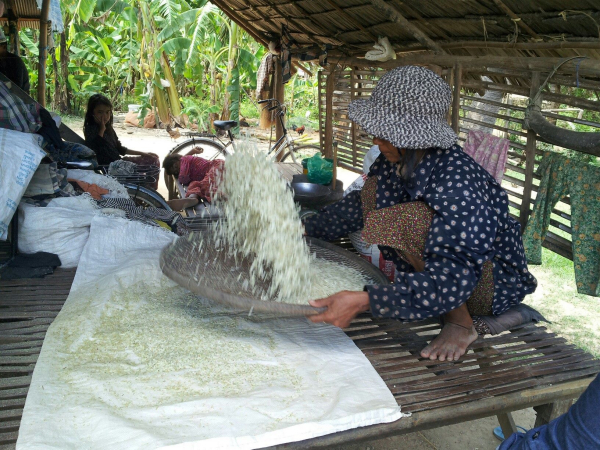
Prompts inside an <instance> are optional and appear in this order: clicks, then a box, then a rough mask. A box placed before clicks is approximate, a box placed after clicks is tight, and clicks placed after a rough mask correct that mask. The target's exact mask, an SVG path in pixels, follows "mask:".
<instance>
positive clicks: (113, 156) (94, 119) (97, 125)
mask: <svg viewBox="0 0 600 450" xmlns="http://www.w3.org/2000/svg"><path fill="white" fill-rule="evenodd" d="M112 124H113V114H112V103H111V102H110V100H109V99H108V98H107V97H105V96H104V95H102V94H94V95H92V96H91V97H90V99H89V100H88V106H87V111H86V113H85V119H84V122H83V134H84V136H85V142H86V145H87V146H88V147H90V148H91V149H92V150H94V151H95V152H96V157H97V159H98V164H100V165H101V166H107V165H109V164H110V163H111V162H113V161H117V160H119V159H124V160H126V161H131V162H134V163H136V164H138V165H142V166H157V167H160V159H159V157H158V155H155V154H154V153H144V152H138V151H135V150H130V149H128V148H126V147H125V146H123V145H122V144H121V141H119V138H118V137H117V133H115V130H114V128H113V126H112Z"/></svg>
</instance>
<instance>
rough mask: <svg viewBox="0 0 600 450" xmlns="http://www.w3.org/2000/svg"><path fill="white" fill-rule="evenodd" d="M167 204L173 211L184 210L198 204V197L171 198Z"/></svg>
mask: <svg viewBox="0 0 600 450" xmlns="http://www.w3.org/2000/svg"><path fill="white" fill-rule="evenodd" d="M167 204H168V205H169V206H170V207H171V209H172V210H173V211H183V210H184V209H185V208H191V207H193V206H196V205H197V204H198V199H197V198H178V199H176V200H169V201H168V202H167Z"/></svg>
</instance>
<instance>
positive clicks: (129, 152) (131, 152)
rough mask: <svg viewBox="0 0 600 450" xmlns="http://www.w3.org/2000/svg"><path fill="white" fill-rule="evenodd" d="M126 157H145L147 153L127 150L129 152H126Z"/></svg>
mask: <svg viewBox="0 0 600 450" xmlns="http://www.w3.org/2000/svg"><path fill="white" fill-rule="evenodd" d="M125 154H126V155H145V154H146V153H145V152H139V151H137V150H131V149H130V148H128V149H127V151H126V152H125Z"/></svg>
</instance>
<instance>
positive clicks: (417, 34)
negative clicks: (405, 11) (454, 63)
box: [370, 0, 446, 54]
mask: <svg viewBox="0 0 600 450" xmlns="http://www.w3.org/2000/svg"><path fill="white" fill-rule="evenodd" d="M370 1H371V3H372V4H373V6H375V8H377V9H379V10H381V11H383V12H385V13H386V14H388V15H389V16H390V18H391V19H392V20H393V21H394V22H396V23H397V24H398V25H400V26H402V27H403V28H404V29H405V30H406V31H408V32H409V33H410V34H412V35H413V37H414V38H415V39H416V40H417V41H419V42H420V43H421V44H423V45H425V46H427V47H428V48H429V49H430V50H433V51H434V52H435V53H439V54H444V53H446V52H445V51H444V49H443V48H442V47H440V46H439V45H437V44H436V43H435V42H434V41H432V40H431V38H430V37H429V36H427V35H426V34H425V33H423V32H422V31H421V30H420V29H419V28H417V27H416V26H415V25H413V24H412V23H410V22H409V21H408V20H407V19H406V18H405V17H404V16H403V15H402V14H401V13H400V11H398V10H397V9H396V8H394V7H393V6H392V5H390V4H388V3H386V2H384V1H383V0H370Z"/></svg>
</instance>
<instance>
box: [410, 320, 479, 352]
mask: <svg viewBox="0 0 600 450" xmlns="http://www.w3.org/2000/svg"><path fill="white" fill-rule="evenodd" d="M476 339H477V331H476V330H475V327H474V326H473V325H471V326H470V327H465V326H462V325H458V324H456V323H452V322H446V324H445V325H444V328H442V331H440V334H438V335H437V337H436V338H435V339H433V341H431V343H430V344H429V345H428V346H427V347H425V348H424V349H423V350H421V356H422V357H423V358H429V359H431V360H434V359H439V360H440V361H456V360H458V359H459V358H460V357H461V356H462V355H464V354H465V353H466V351H467V347H468V346H469V345H471V344H472V343H473V342H474V341H475V340H476Z"/></svg>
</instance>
